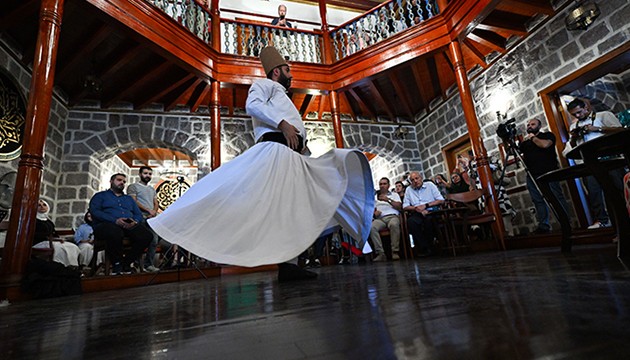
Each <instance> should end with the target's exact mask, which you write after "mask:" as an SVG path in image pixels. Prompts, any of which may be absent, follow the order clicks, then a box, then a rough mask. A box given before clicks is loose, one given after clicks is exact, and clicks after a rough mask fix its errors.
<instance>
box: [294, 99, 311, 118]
mask: <svg viewBox="0 0 630 360" xmlns="http://www.w3.org/2000/svg"><path fill="white" fill-rule="evenodd" d="M312 96H313V95H311V94H304V97H303V98H302V101H301V102H300V103H299V104H295V107H296V108H297V109H298V111H299V112H300V115H301V116H302V117H304V112H305V111H306V109H307V108H308V103H309V102H310V101H311V97H312Z"/></svg>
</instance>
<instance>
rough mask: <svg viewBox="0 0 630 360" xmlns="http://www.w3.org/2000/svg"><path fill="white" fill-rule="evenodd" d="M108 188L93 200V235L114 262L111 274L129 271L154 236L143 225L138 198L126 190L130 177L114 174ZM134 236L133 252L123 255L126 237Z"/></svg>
mask: <svg viewBox="0 0 630 360" xmlns="http://www.w3.org/2000/svg"><path fill="white" fill-rule="evenodd" d="M109 183H110V188H109V190H105V191H101V192H98V193H96V194H94V196H93V197H92V200H90V213H91V214H92V221H93V227H94V237H95V239H96V240H97V241H104V242H105V254H106V255H107V256H108V257H109V259H110V261H111V262H112V264H113V267H112V273H113V274H115V275H116V274H120V273H122V272H127V273H128V272H130V264H131V263H132V262H134V261H135V260H137V259H138V258H139V257H140V255H142V252H143V251H144V249H145V248H146V247H147V246H148V245H149V243H150V242H151V240H152V239H153V234H152V233H151V231H149V229H148V228H147V227H146V226H145V225H144V222H143V221H142V220H143V217H142V212H140V209H139V208H138V205H137V204H136V201H135V200H134V199H133V198H132V197H131V196H129V195H125V193H124V192H123V190H124V189H125V184H126V183H127V176H126V175H124V174H114V175H112V176H111V178H110V180H109ZM124 237H128V238H129V239H131V253H129V256H127V257H126V258H123V238H124Z"/></svg>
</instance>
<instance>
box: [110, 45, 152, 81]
mask: <svg viewBox="0 0 630 360" xmlns="http://www.w3.org/2000/svg"><path fill="white" fill-rule="evenodd" d="M142 49H143V46H141V45H138V44H134V45H132V46H130V47H129V46H126V47H125V49H124V50H123V52H122V53H119V52H115V53H114V55H113V56H114V57H115V58H114V59H112V60H111V61H105V63H106V64H108V66H107V67H105V68H103V69H102V70H101V72H100V74H99V77H100V78H102V79H103V78H108V77H110V76H111V75H112V74H115V73H117V72H119V71H120V70H121V69H122V68H123V67H124V66H125V65H126V64H127V63H129V62H130V61H131V59H133V58H134V57H136V56H138V54H140V50H142Z"/></svg>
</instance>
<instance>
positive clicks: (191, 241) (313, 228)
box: [149, 142, 374, 266]
mask: <svg viewBox="0 0 630 360" xmlns="http://www.w3.org/2000/svg"><path fill="white" fill-rule="evenodd" d="M373 211H374V187H373V184H372V175H371V172H370V166H369V164H368V161H367V159H366V157H365V155H363V154H362V153H361V152H360V151H357V150H347V149H333V150H330V151H329V152H327V153H326V154H324V155H322V156H321V157H318V158H311V157H307V156H303V155H300V154H298V153H296V152H294V151H292V150H291V149H289V148H288V147H286V146H285V145H281V144H278V143H274V142H263V143H259V144H256V145H255V146H253V147H252V148H250V149H249V150H247V151H245V152H244V153H243V154H241V155H239V156H237V157H236V158H234V159H233V160H232V161H230V162H228V163H227V164H225V165H222V166H221V167H220V168H218V169H217V170H216V171H214V172H212V173H210V174H208V175H206V176H205V177H203V178H202V179H201V180H200V181H199V182H197V183H196V184H194V185H193V186H192V187H191V188H190V189H189V190H188V191H187V192H186V193H185V194H184V195H183V196H182V197H180V198H179V199H178V200H177V201H175V203H173V204H172V205H171V206H169V207H168V209H166V211H164V212H163V213H162V214H160V215H158V216H157V217H155V218H153V219H149V225H150V226H151V228H153V230H154V231H155V232H156V233H157V234H158V235H160V236H161V237H162V238H164V239H165V240H166V241H168V242H171V243H173V244H178V245H180V246H182V247H183V248H185V249H186V250H189V251H191V252H192V253H194V254H195V255H197V256H200V257H202V258H205V259H208V260H210V261H213V262H216V263H220V264H232V265H239V266H258V265H265V264H276V263H281V262H285V261H288V260H291V259H293V258H295V257H296V256H298V255H299V254H300V253H302V252H303V251H304V250H306V249H307V248H308V247H309V246H310V245H311V244H312V243H313V242H314V241H315V240H316V239H317V237H318V236H319V235H320V234H322V233H324V232H325V231H326V230H328V229H330V228H331V227H333V226H338V225H341V226H342V227H343V228H344V230H345V231H346V232H347V233H349V234H350V235H351V236H352V237H353V238H354V239H355V240H357V241H359V243H360V244H359V246H360V248H362V247H363V245H364V244H366V243H367V238H368V236H369V234H370V227H371V224H372V213H373ZM366 252H367V251H366Z"/></svg>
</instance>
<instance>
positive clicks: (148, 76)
mask: <svg viewBox="0 0 630 360" xmlns="http://www.w3.org/2000/svg"><path fill="white" fill-rule="evenodd" d="M172 66H173V65H172V64H171V63H170V62H168V61H165V60H162V62H161V63H159V64H157V65H155V66H153V67H152V68H151V69H146V70H145V71H144V72H141V73H139V74H138V75H137V76H136V77H135V78H131V79H127V84H125V85H124V86H119V87H118V88H119V89H120V91H116V93H115V95H114V96H112V97H110V98H109V99H103V100H102V101H103V103H104V104H105V105H104V107H106V108H108V107H110V106H111V105H112V104H113V103H115V102H117V101H120V100H123V99H125V97H126V96H129V95H130V94H133V93H134V92H135V91H137V90H138V89H141V88H142V87H144V86H146V85H147V83H148V82H150V81H152V80H155V79H158V78H160V76H161V75H162V74H163V73H164V72H166V71H167V70H168V69H169V68H170V67H172Z"/></svg>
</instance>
